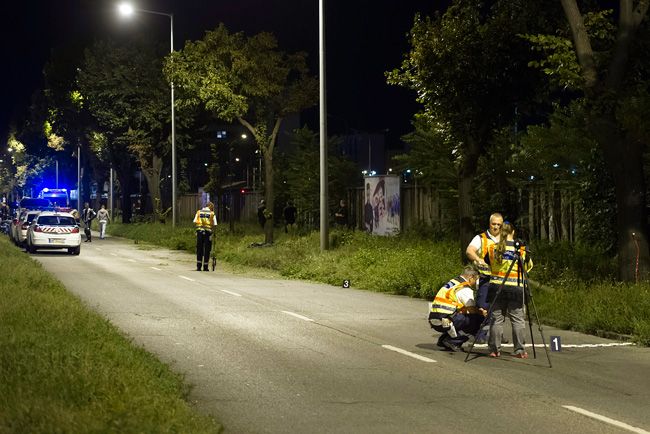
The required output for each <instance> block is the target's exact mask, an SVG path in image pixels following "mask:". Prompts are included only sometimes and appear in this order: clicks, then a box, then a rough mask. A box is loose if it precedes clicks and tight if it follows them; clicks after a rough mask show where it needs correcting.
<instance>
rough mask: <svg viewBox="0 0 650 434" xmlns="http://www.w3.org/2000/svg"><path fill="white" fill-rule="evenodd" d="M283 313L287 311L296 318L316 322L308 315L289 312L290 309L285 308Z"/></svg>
mask: <svg viewBox="0 0 650 434" xmlns="http://www.w3.org/2000/svg"><path fill="white" fill-rule="evenodd" d="M282 313H286V314H287V315H291V316H295V317H296V318H300V319H301V320H303V321H309V322H314V320H313V319H311V318H307V317H306V316H302V315H299V314H297V313H293V312H289V311H288V310H283V311H282Z"/></svg>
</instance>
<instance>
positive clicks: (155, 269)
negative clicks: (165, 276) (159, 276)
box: [149, 267, 162, 271]
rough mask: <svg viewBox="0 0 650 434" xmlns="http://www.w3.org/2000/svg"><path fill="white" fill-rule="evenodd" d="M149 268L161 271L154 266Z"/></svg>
mask: <svg viewBox="0 0 650 434" xmlns="http://www.w3.org/2000/svg"><path fill="white" fill-rule="evenodd" d="M149 268H151V269H152V270H156V271H162V270H161V269H160V268H156V267H149Z"/></svg>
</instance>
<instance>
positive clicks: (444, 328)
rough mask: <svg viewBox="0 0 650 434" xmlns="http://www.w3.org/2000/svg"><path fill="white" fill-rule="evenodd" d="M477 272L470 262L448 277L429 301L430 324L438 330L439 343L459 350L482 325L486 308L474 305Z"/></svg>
mask: <svg viewBox="0 0 650 434" xmlns="http://www.w3.org/2000/svg"><path fill="white" fill-rule="evenodd" d="M478 279H479V274H478V271H477V270H476V268H474V267H473V266H471V265H469V266H466V267H465V268H464V269H463V274H461V275H460V276H458V277H455V278H453V279H451V280H450V281H449V282H447V283H446V284H445V285H444V286H443V287H442V288H440V289H439V290H438V293H437V294H436V298H435V299H434V300H433V302H432V303H431V311H430V312H429V324H430V325H431V328H432V329H434V330H435V331H438V332H441V333H442V335H440V338H439V339H438V346H439V347H443V348H446V349H448V350H450V351H460V350H461V345H463V343H464V342H466V341H467V340H469V338H470V336H474V335H475V334H476V332H477V331H478V329H479V327H481V323H482V322H483V319H484V318H485V316H486V315H487V311H486V310H484V309H480V308H478V307H477V306H476V303H475V301H474V291H473V288H475V287H476V282H477V281H478Z"/></svg>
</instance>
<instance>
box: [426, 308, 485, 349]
mask: <svg viewBox="0 0 650 434" xmlns="http://www.w3.org/2000/svg"><path fill="white" fill-rule="evenodd" d="M483 319H484V318H483V315H481V314H478V313H472V314H463V313H460V312H456V313H455V314H454V315H453V316H452V317H451V321H452V322H453V323H454V328H455V329H456V333H457V336H456V337H455V338H452V337H451V336H449V334H448V333H447V329H444V328H442V327H441V326H432V327H433V329H434V330H435V331H438V332H442V336H441V338H443V336H444V338H445V339H447V341H448V342H451V343H452V344H454V345H458V346H460V345H462V344H463V342H465V341H467V340H468V339H469V337H470V336H474V335H475V334H476V333H477V332H478V329H479V327H481V324H482V323H483ZM461 332H462V333H461Z"/></svg>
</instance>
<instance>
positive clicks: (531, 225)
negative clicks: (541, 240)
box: [528, 185, 535, 240]
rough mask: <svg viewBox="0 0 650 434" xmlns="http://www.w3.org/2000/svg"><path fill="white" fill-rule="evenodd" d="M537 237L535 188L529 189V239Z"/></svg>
mask: <svg viewBox="0 0 650 434" xmlns="http://www.w3.org/2000/svg"><path fill="white" fill-rule="evenodd" d="M534 237H535V188H534V187H533V186H532V185H531V186H530V188H529V189H528V239H529V240H532V239H533V238H534Z"/></svg>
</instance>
